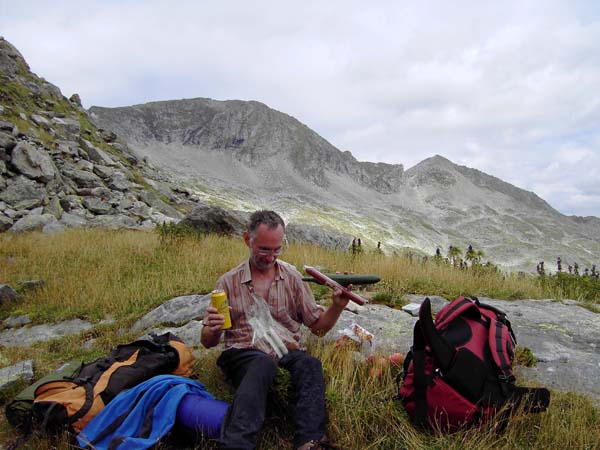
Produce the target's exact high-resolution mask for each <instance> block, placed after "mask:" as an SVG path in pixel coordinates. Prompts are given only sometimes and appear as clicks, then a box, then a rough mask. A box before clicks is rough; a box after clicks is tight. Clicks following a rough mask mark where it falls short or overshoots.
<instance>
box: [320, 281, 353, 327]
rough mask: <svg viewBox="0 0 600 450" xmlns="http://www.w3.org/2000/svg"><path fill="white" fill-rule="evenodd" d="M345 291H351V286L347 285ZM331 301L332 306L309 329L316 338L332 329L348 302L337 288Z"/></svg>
mask: <svg viewBox="0 0 600 450" xmlns="http://www.w3.org/2000/svg"><path fill="white" fill-rule="evenodd" d="M347 289H348V290H352V285H351V284H349V285H348V287H347ZM331 299H332V300H333V304H332V305H331V306H330V307H329V308H327V310H325V311H323V312H322V313H321V315H320V316H319V318H318V319H317V321H316V322H315V323H314V324H313V325H312V326H311V327H310V330H311V331H312V332H313V333H314V334H316V335H317V336H323V335H325V334H326V333H327V332H328V331H329V330H331V329H332V328H333V326H334V325H335V323H336V322H337V320H338V318H339V317H340V314H342V311H343V310H344V308H345V307H346V305H347V304H348V302H349V301H350V299H349V298H348V297H346V296H345V295H344V293H343V292H342V290H341V289H337V288H336V289H335V290H334V291H333V295H332V296H331Z"/></svg>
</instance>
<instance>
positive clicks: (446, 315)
mask: <svg viewBox="0 0 600 450" xmlns="http://www.w3.org/2000/svg"><path fill="white" fill-rule="evenodd" d="M467 311H468V314H472V315H474V316H477V317H478V316H480V313H479V308H478V307H477V305H476V303H475V302H474V301H473V300H471V299H470V298H465V297H458V298H457V299H456V300H454V301H453V302H452V303H450V304H449V305H447V306H445V307H444V308H443V309H442V310H441V311H440V312H439V313H438V315H437V317H436V319H435V327H436V328H437V329H438V330H441V329H443V328H444V327H446V326H447V325H448V324H449V323H450V322H452V321H453V320H454V319H455V318H456V317H458V316H460V315H463V314H465V313H467Z"/></svg>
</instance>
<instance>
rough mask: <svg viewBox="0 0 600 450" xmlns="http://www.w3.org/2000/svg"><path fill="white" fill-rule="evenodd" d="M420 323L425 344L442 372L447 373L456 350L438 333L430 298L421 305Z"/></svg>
mask: <svg viewBox="0 0 600 450" xmlns="http://www.w3.org/2000/svg"><path fill="white" fill-rule="evenodd" d="M419 322H420V324H421V330H422V332H423V337H424V338H425V343H426V344H427V345H429V347H430V348H431V352H432V353H433V357H434V358H435V360H436V362H437V363H438V365H439V367H440V369H441V370H442V372H446V371H447V370H448V369H449V368H450V364H451V363H452V359H453V358H454V353H455V352H456V348H455V347H454V346H453V345H452V344H450V343H449V342H448V341H447V340H446V339H445V338H444V337H443V336H441V335H440V334H439V333H438V332H437V330H436V327H435V325H434V324H433V319H432V318H431V301H430V300H429V298H426V299H425V300H424V301H423V303H422V304H421V308H420V309H419Z"/></svg>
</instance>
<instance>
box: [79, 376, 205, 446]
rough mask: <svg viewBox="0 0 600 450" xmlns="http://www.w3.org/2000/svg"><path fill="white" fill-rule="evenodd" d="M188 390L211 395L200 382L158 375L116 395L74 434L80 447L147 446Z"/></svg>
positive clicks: (170, 424)
mask: <svg viewBox="0 0 600 450" xmlns="http://www.w3.org/2000/svg"><path fill="white" fill-rule="evenodd" d="M187 394H196V395H201V396H203V397H206V398H213V396H212V395H211V394H209V393H208V392H207V391H206V388H205V387H204V386H203V385H202V384H201V383H199V382H197V381H195V380H191V379H189V378H184V377H178V376H175V375H158V376H156V377H153V378H151V379H149V380H147V381H145V382H143V383H141V384H139V385H137V386H136V387H134V388H132V389H129V390H127V391H124V392H122V393H120V394H119V395H117V396H116V397H115V398H114V399H113V400H112V401H111V402H110V403H109V404H108V405H106V407H105V408H104V409H103V410H102V411H101V412H100V413H99V414H98V415H97V416H96V417H95V418H94V419H93V420H92V421H91V422H90V423H89V424H88V425H87V426H86V427H85V428H84V429H83V430H81V433H79V435H78V436H77V442H78V443H79V445H80V446H81V447H83V448H93V449H97V450H103V449H108V448H109V446H110V448H111V449H115V450H117V449H122V450H146V449H148V448H150V447H151V446H153V445H155V444H156V443H157V442H158V441H159V440H160V439H161V438H162V437H164V436H165V435H166V434H167V433H168V432H169V431H170V430H171V428H172V427H173V425H174V424H175V417H176V414H177V407H178V406H179V402H180V401H181V399H182V398H183V397H184V396H185V395H187Z"/></svg>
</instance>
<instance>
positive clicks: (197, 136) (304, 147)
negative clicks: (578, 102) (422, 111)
mask: <svg viewBox="0 0 600 450" xmlns="http://www.w3.org/2000/svg"><path fill="white" fill-rule="evenodd" d="M90 115H91V118H92V120H93V121H94V122H95V123H97V124H98V125H99V126H101V127H103V128H106V129H110V130H113V131H115V132H117V133H119V134H121V135H123V136H127V143H128V145H130V146H131V148H134V149H135V150H136V151H137V152H139V154H140V155H144V156H146V157H148V158H149V160H150V161H152V162H153V163H154V164H156V165H157V166H160V167H163V168H164V169H165V170H168V171H169V173H170V174H171V176H172V179H174V180H179V181H180V182H181V183H185V185H186V186H187V187H188V188H190V189H191V190H192V191H193V192H194V193H196V194H197V195H198V196H199V197H200V198H201V199H202V200H203V201H205V202H206V203H216V204H219V205H221V206H225V207H228V208H233V209H241V210H251V209H253V208H255V207H269V208H274V209H277V210H278V211H280V212H281V213H282V214H283V215H284V216H285V218H286V219H288V220H289V221H293V222H296V223H303V224H309V225H320V226H326V227H328V228H330V229H334V230H337V231H339V232H341V233H344V234H347V235H350V236H357V237H361V238H362V239H363V242H364V243H366V244H367V245H370V246H372V247H373V248H374V247H375V245H376V244H377V242H382V244H383V250H384V251H386V252H392V251H396V250H400V249H404V248H411V249H418V250H420V251H422V252H424V253H425V254H430V255H432V254H433V253H434V252H435V250H436V248H437V247H439V248H441V249H442V251H443V252H444V253H445V251H446V249H447V248H448V247H449V246H450V245H454V246H458V247H460V248H462V249H465V248H466V247H467V246H468V245H469V244H472V245H473V246H474V247H475V248H476V249H478V250H483V251H484V252H485V254H486V255H488V258H489V259H490V260H492V261H493V262H495V263H499V264H501V265H502V266H504V267H506V268H510V269H516V270H528V271H533V270H534V268H535V266H536V264H537V263H538V262H539V261H542V260H545V261H546V263H547V266H546V267H547V268H550V267H551V264H552V263H553V262H554V261H555V260H556V258H557V256H561V258H562V260H563V263H564V264H572V263H573V262H575V261H576V262H578V263H579V266H580V267H583V266H586V265H587V266H591V265H592V264H596V263H597V262H598V260H599V258H600V242H599V241H598V239H597V236H598V233H599V232H600V220H598V219H596V218H576V217H568V216H565V215H562V214H560V213H559V212H558V211H556V210H554V209H553V208H552V207H551V206H550V205H548V204H547V203H546V202H545V201H544V200H542V199H541V198H539V197H538V196H537V195H535V194H534V193H533V192H529V191H525V190H523V189H520V188H517V187H515V186H513V185H511V184H509V183H506V182H504V181H502V180H500V179H498V178H496V177H493V176H490V175H487V174H485V173H483V172H481V171H478V170H475V169H471V168H468V167H464V166H460V165H457V164H454V163H452V162H451V161H449V160H447V159H445V158H443V157H441V156H434V157H432V158H428V159H426V160H424V161H422V162H421V163H419V164H417V165H416V166H414V167H412V168H410V169H408V170H406V171H405V170H404V169H403V167H402V166H400V165H390V164H382V163H379V164H374V163H366V162H358V161H356V159H355V158H354V157H352V155H351V154H350V153H349V152H342V151H340V150H338V149H336V148H335V147H334V146H333V145H331V144H329V143H328V142H327V141H325V140H324V139H323V138H321V137H320V136H318V135H317V134H316V133H314V132H313V131H311V130H310V129H309V128H308V127H307V126H305V125H303V124H302V123H300V122H299V121H298V120H296V119H294V118H293V117H290V116H288V115H287V114H283V113H281V112H278V111H275V110H273V109H270V108H268V107H267V106H265V105H263V104H261V103H258V102H243V101H216V100H210V99H203V98H199V99H190V100H177V101H166V102H152V103H147V104H144V105H135V106H130V107H122V108H100V107H92V108H90Z"/></svg>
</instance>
